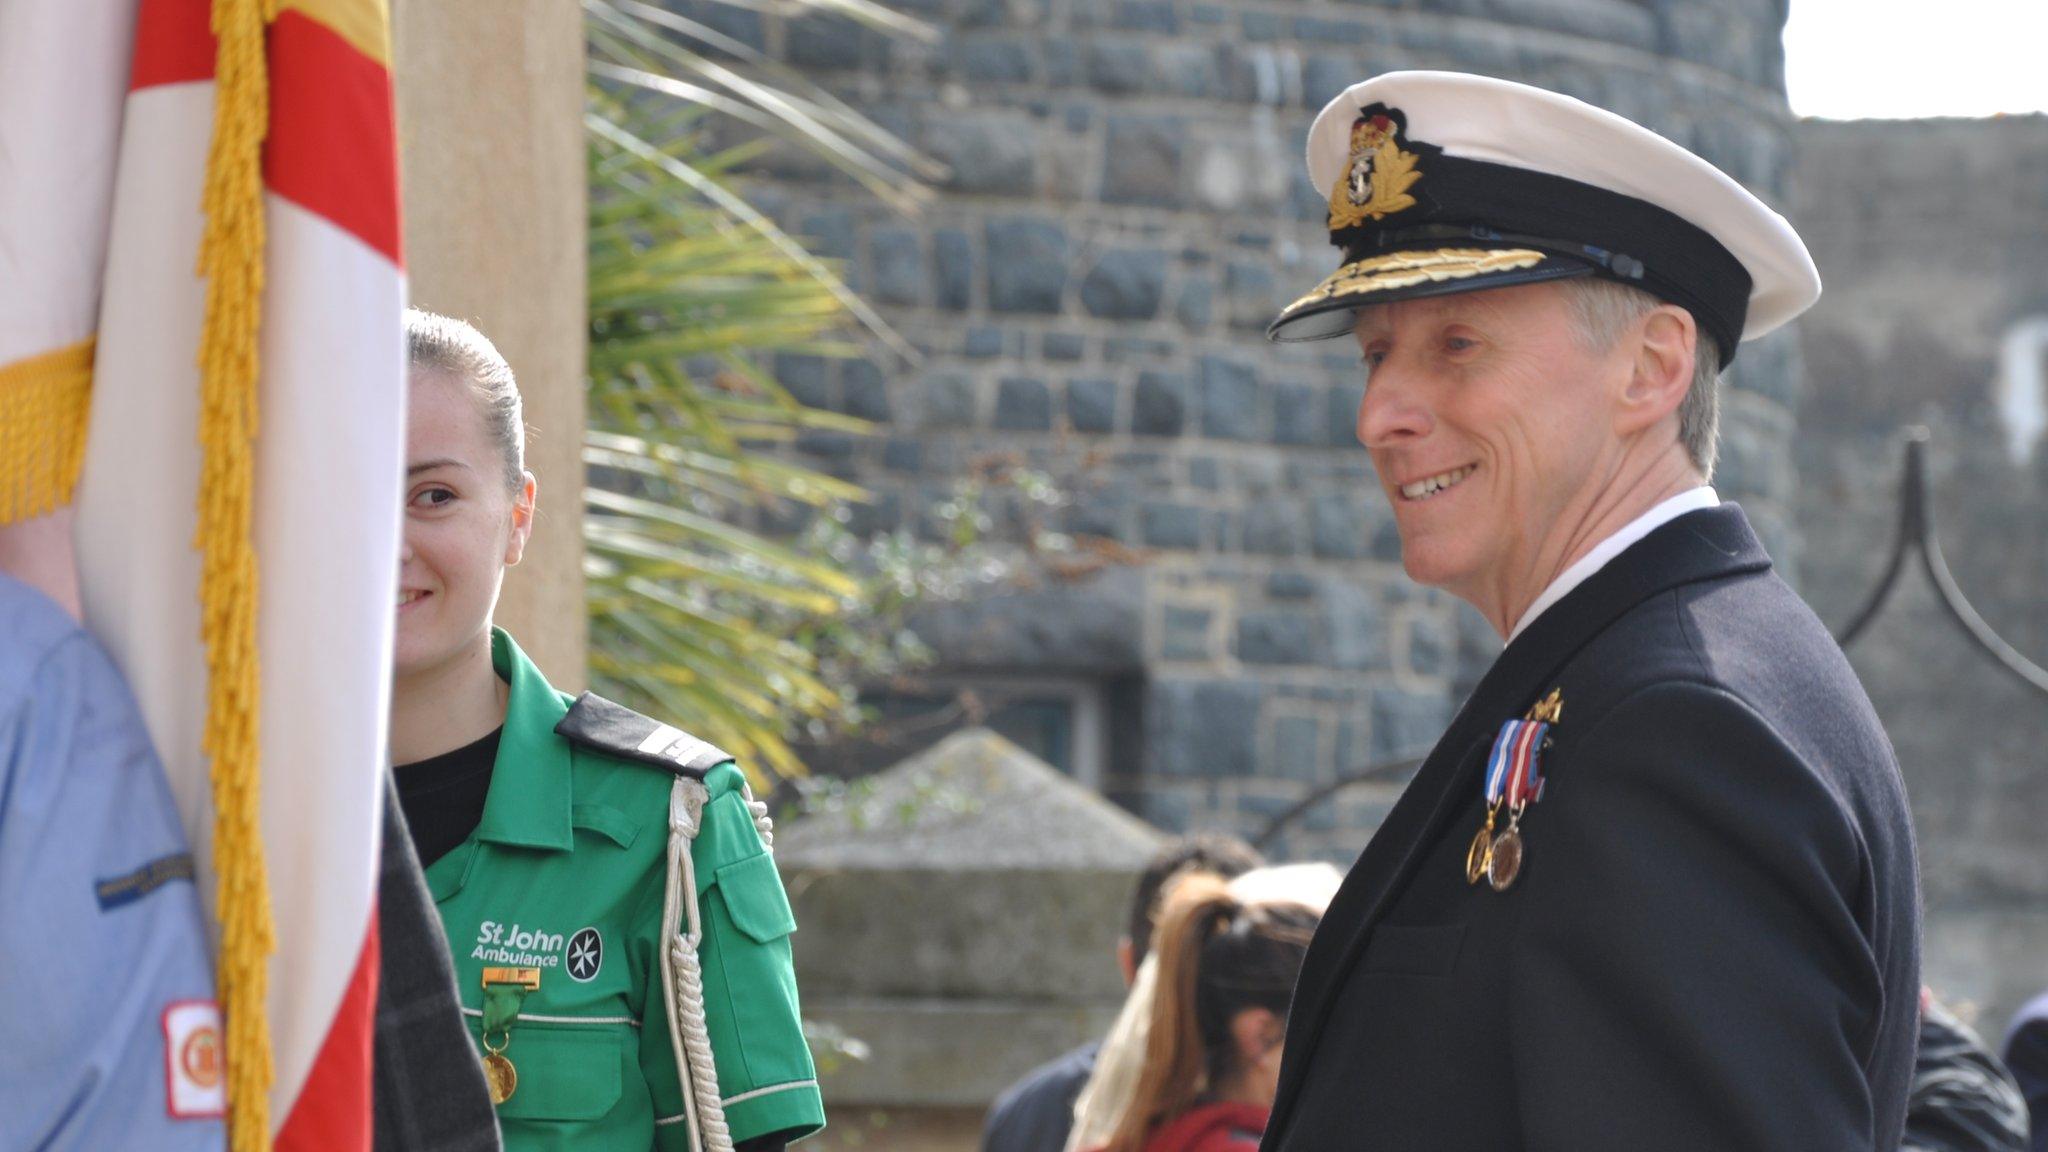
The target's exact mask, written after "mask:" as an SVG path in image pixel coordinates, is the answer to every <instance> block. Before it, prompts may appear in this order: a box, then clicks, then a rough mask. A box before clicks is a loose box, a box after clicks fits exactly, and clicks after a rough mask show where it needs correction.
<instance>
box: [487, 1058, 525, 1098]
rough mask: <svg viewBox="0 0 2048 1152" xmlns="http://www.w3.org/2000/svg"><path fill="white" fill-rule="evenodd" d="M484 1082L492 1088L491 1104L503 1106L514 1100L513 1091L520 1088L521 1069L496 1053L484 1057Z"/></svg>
mask: <svg viewBox="0 0 2048 1152" xmlns="http://www.w3.org/2000/svg"><path fill="white" fill-rule="evenodd" d="M484 1080H485V1081H486V1082H488V1083H489V1084H490V1086H491V1104H492V1105H493V1106H496V1105H499V1104H503V1103H504V1102H505V1101H507V1100H510V1099H511V1098H512V1091H513V1089H515V1088H517V1087H519V1069H517V1068H514V1067H513V1066H512V1062H511V1061H510V1060H507V1059H505V1058H504V1057H503V1056H501V1055H499V1054H498V1053H496V1052H493V1053H491V1054H490V1055H488V1056H485V1057H484Z"/></svg>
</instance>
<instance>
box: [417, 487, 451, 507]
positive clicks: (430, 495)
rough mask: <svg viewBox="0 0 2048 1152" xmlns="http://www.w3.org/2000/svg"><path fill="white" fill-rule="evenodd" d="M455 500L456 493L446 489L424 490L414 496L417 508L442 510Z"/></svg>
mask: <svg viewBox="0 0 2048 1152" xmlns="http://www.w3.org/2000/svg"><path fill="white" fill-rule="evenodd" d="M454 499H455V493H453V492H450V491H449V490H448V489H446V488H424V489H421V490H420V491H419V492H418V493H416V494H414V496H413V498H412V502H413V506H414V507H416V508H440V507H444V506H446V505H447V504H448V503H449V502H450V501H453V500H454Z"/></svg>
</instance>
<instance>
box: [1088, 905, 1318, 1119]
mask: <svg viewBox="0 0 2048 1152" xmlns="http://www.w3.org/2000/svg"><path fill="white" fill-rule="evenodd" d="M1319 919H1320V915H1319V914H1318V913H1317V912H1316V911H1315V910H1314V909H1312V908H1310V907H1308V906H1307V905H1305V904H1294V903H1286V902H1274V903H1266V902H1259V903H1252V902H1247V901H1246V900H1244V899H1242V898H1240V896H1239V895H1238V894H1237V893H1235V892H1233V890H1232V888H1231V885H1230V883H1229V882H1228V881H1225V880H1223V879H1221V878H1220V877H1216V876H1208V875H1201V874H1196V875H1191V876H1188V877H1186V878H1185V879H1182V880H1180V881H1178V882H1177V883H1175V884H1174V885H1173V887H1172V889H1171V891H1170V892H1169V893H1168V895H1167V898H1166V905H1165V907H1164V909H1163V910H1162V911H1161V913H1160V918H1159V928H1158V931H1157V933H1156V934H1155V936H1154V938H1153V945H1152V955H1153V961H1154V963H1156V964H1157V965H1158V971H1157V973H1156V975H1155V980H1156V984H1155V986H1154V991H1153V997H1152V1006H1151V1008H1152V1011H1151V1021H1150V1027H1149V1028H1148V1029H1147V1030H1146V1036H1145V1060H1144V1066H1143V1071H1142V1072H1141V1073H1140V1074H1139V1076H1138V1082H1137V1086H1136V1088H1135V1090H1134V1091H1133V1092H1132V1094H1131V1099H1130V1102H1129V1104H1128V1105H1127V1106H1125V1107H1124V1109H1123V1111H1122V1115H1121V1116H1120V1117H1119V1118H1118V1121H1117V1125H1116V1128H1115V1130H1114V1132H1113V1133H1112V1134H1111V1136H1110V1138H1109V1143H1108V1145H1107V1148H1106V1152H1141V1150H1142V1149H1143V1148H1144V1146H1145V1139H1146V1137H1147V1136H1149V1135H1150V1134H1151V1132H1152V1130H1153V1129H1154V1128H1155V1127H1157V1126H1158V1125H1160V1124H1162V1123H1165V1122H1167V1121H1169V1120H1171V1119H1173V1118H1174V1117H1176V1116H1178V1115H1180V1114H1181V1113H1182V1112H1185V1111H1187V1110H1188V1109H1189V1108H1190V1107H1192V1106H1194V1104H1195V1103H1196V1102H1197V1101H1199V1100H1200V1099H1201V1097H1202V1095H1203V1094H1204V1093H1205V1092H1207V1091H1209V1090H1210V1089H1211V1087H1212V1086H1214V1085H1215V1084H1216V1082H1217V1081H1218V1080H1220V1079H1222V1078H1223V1077H1224V1076H1226V1075H1227V1074H1229V1072H1230V1071H1231V1066H1232V1063H1233V1061H1234V1058H1235V1051H1234V1046H1233V1043H1232V1037H1231V1030H1230V1025H1231V1021H1232V1020H1233V1019H1234V1018H1235V1017H1236V1016H1237V1014H1238V1013H1239V1012H1241V1011H1244V1010H1245V1009H1247V1008H1265V1009H1267V1010H1269V1011H1271V1012H1272V1013H1274V1014H1275V1015H1277V1016H1285V1015H1286V1014H1287V1003H1288V999H1289V997H1291V996H1292V995H1293V992H1294V980H1295V977H1296V976H1297V975H1299V974H1300V971H1301V959H1302V957H1303V956H1304V955H1305V954H1306V953H1307V951H1308V942H1309V938H1310V937H1312V936H1313V935H1315V929H1316V923H1317V921H1318V920H1319Z"/></svg>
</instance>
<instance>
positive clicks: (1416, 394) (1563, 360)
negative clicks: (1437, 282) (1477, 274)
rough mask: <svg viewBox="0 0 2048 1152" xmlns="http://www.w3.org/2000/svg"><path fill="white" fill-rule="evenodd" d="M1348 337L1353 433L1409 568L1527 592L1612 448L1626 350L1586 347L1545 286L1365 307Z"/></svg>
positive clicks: (1492, 591)
mask: <svg viewBox="0 0 2048 1152" xmlns="http://www.w3.org/2000/svg"><path fill="white" fill-rule="evenodd" d="M1357 336H1358V342H1359V347H1360V349H1361V351H1362V352H1363V353H1364V359H1365V364H1366V366H1367V371H1368V373H1369V375H1368V378H1367V382H1366V390H1365V401H1364V403H1363V404H1361V405H1360V407H1359V413H1358V438H1359V440H1360V442H1362V443H1363V444H1364V445H1365V446H1366V449H1367V450H1368V451H1369V452H1370V453H1371V455H1372V460H1373V465H1374V467H1375V468H1376V469H1377V470H1378V472H1379V479H1380V486H1381V488H1382V489H1383V490H1384V491H1385V492H1386V496H1387V499H1388V501H1389V502H1391V503H1392V505H1393V507H1394V517H1395V521H1396V524H1397V526H1398V527H1399V529H1400V533H1401V562H1402V565H1403V566H1404V567H1405V568H1406V569H1407V571H1408V575H1409V576H1410V577H1412V578H1414V579H1415V580H1416V581H1418V582H1420V583H1423V584H1429V585H1433V586H1436V587H1440V588H1444V589H1446V590H1448V591H1450V592H1451V593H1453V594H1454V595H1457V596H1459V597H1460V598H1461V599H1464V600H1467V601H1469V602H1471V603H1474V604H1476V605H1479V606H1480V607H1481V608H1482V610H1484V609H1486V608H1487V606H1488V605H1497V604H1504V603H1513V602H1515V601H1516V598H1517V596H1518V595H1519V596H1521V597H1522V602H1523V603H1526V598H1527V597H1528V596H1529V595H1531V594H1532V592H1533V590H1532V589H1527V588H1526V587H1525V585H1527V584H1529V583H1531V582H1535V587H1536V588H1540V587H1541V586H1542V584H1543V583H1547V582H1548V580H1549V578H1550V576H1551V575H1554V573H1552V572H1550V571H1549V565H1550V564H1551V563H1552V562H1553V560H1554V558H1555V557H1556V556H1558V555H1562V554H1564V552H1565V551H1568V550H1569V548H1570V547H1571V546H1572V544H1573V543H1575V542H1573V541H1569V540H1565V539H1561V538H1560V537H1562V536H1566V535H1569V533H1570V532H1571V531H1572V529H1573V526H1575V525H1577V524H1580V523H1582V522H1584V520H1585V519H1586V517H1587V513H1588V512H1589V511H1591V509H1590V508H1589V505H1590V503H1591V502H1593V501H1594V500H1595V499H1596V498H1597V490H1598V489H1600V488H1601V487H1602V485H1601V484H1599V483H1596V482H1595V480H1596V478H1600V477H1602V476H1603V469H1605V470H1608V471H1609V472H1611V470H1612V468H1613V465H1614V462H1615V461H1616V460H1617V459H1618V457H1619V451H1620V439H1619V437H1618V436H1617V434H1616V432H1615V428H1614V421H1613V418H1612V414H1611V412H1610V411H1609V403H1610V401H1609V397H1610V396H1611V395H1612V394H1613V392H1614V391H1615V382H1616V380H1617V379H1618V378H1619V379H1626V372H1627V357H1626V355H1625V354H1621V353H1619V352H1610V353H1606V354H1595V353H1593V352H1590V351H1588V350H1587V349H1586V348H1585V347H1584V346H1583V345H1582V343H1581V341H1580V339H1579V338H1578V336H1577V334H1576V330H1575V328H1574V325H1573V318H1572V315H1571V311H1570V304H1569V302H1568V300H1567V299H1566V298H1565V296H1564V294H1563V292H1562V291H1561V290H1560V289H1558V288H1557V287H1556V286H1554V285H1548V284H1530V285H1520V286H1517V287H1512V288H1496V289H1490V290H1485V291H1480V292H1468V293H1462V294H1459V295H1453V296H1440V297H1434V298H1428V299H1421V300H1404V301H1399V302H1396V303H1393V304H1384V305H1377V306H1374V307H1371V308H1364V309H1360V311H1359V317H1358V328H1357ZM1617 372H1619V373H1621V376H1620V377H1617V376H1616V373H1617Z"/></svg>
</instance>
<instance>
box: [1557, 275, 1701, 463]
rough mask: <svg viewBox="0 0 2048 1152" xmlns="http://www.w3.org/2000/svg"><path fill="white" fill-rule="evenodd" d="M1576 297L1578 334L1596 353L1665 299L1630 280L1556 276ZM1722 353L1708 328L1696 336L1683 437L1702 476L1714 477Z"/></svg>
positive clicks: (1682, 410) (1683, 404) (1681, 409)
mask: <svg viewBox="0 0 2048 1152" xmlns="http://www.w3.org/2000/svg"><path fill="white" fill-rule="evenodd" d="M1557 284H1558V286H1559V287H1560V288H1563V289H1564V290H1565V299H1566V300H1568V301H1570V302H1571V306H1572V317H1573V319H1575V320H1577V321H1578V329H1579V331H1578V336H1579V339H1580V340H1581V341H1582V342H1583V343H1584V344H1585V345H1586V347H1588V348H1590V349H1592V350H1593V351H1595V352H1605V351H1607V350H1608V349H1610V348H1612V347H1614V342H1615V341H1616V340H1619V339H1621V334H1622V333H1623V332H1625V331H1627V330H1628V326H1629V325H1631V324H1634V323H1635V322H1636V321H1638V320H1641V319H1642V318H1643V317H1644V316H1647V315H1649V314H1650V310H1651V309H1653V308H1655V307H1657V306H1658V305H1659V304H1662V303H1663V301H1662V300H1659V299H1658V298H1657V297H1655V296H1652V295H1650V294H1649V293H1648V292H1645V291H1643V290H1642V289H1640V288H1637V287H1634V286H1633V285H1629V284H1622V283H1618V282H1616V281H1613V280H1607V279H1604V278H1602V277H1598V276H1580V277H1577V278H1575V279H1571V280H1560V281H1557ZM1720 382H1721V352H1720V349H1718V348H1716V347H1715V346H1714V341H1713V340H1712V338H1710V337H1709V336H1708V335H1707V334H1706V331H1705V330H1704V329H1702V330H1700V331H1698V333H1697V334H1696V335H1695V336H1694V337H1693V361H1692V386H1691V387H1690V388H1688V389H1686V393H1685V399H1683V400H1681V401H1679V403H1678V442H1679V443H1680V444H1683V445H1685V454H1686V455H1687V456H1689V457H1691V458H1692V463H1693V467H1695V468H1698V469H1699V470H1700V477H1701V479H1705V480H1711V479H1713V477H1714V457H1715V455H1716V454H1717V452H1718V437H1719V435H1720V423H1721V403H1720Z"/></svg>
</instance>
